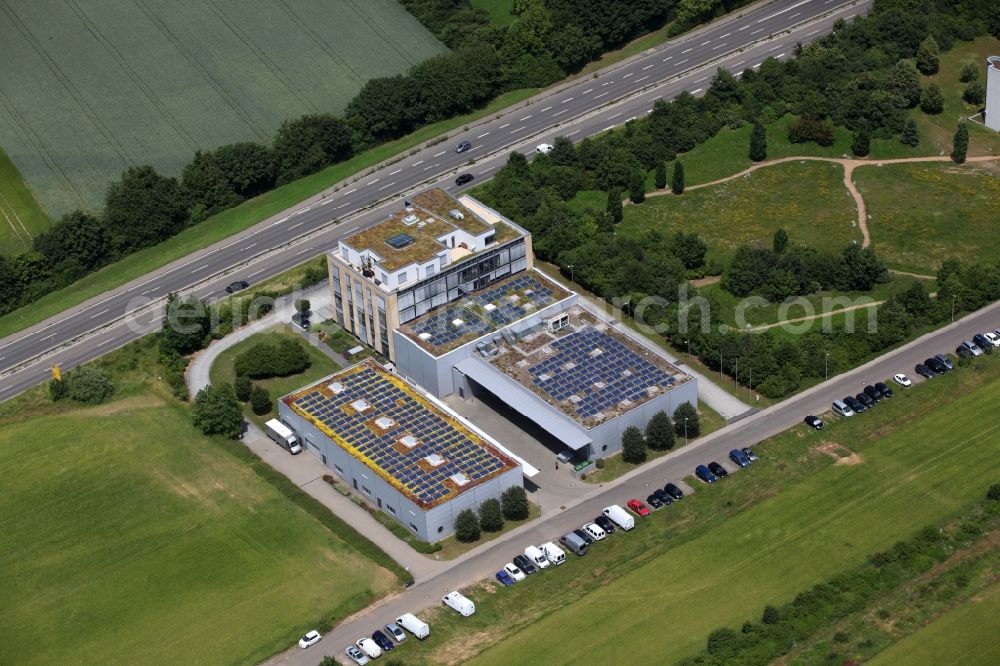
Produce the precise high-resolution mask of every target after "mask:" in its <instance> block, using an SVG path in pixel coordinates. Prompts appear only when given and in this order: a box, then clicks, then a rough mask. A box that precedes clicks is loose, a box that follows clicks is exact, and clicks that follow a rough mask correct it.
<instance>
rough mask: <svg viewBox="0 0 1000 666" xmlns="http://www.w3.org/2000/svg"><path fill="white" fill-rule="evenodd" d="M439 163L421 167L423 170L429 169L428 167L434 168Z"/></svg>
mask: <svg viewBox="0 0 1000 666" xmlns="http://www.w3.org/2000/svg"><path fill="white" fill-rule="evenodd" d="M438 164H440V162H438ZM438 164H432V165H430V166H425V167H424V168H423V169H421V171H427V170H428V169H433V168H434V167H436V166H437V165H438Z"/></svg>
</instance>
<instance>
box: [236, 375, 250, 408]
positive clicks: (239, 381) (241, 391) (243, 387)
mask: <svg viewBox="0 0 1000 666" xmlns="http://www.w3.org/2000/svg"><path fill="white" fill-rule="evenodd" d="M251 391H253V382H252V381H250V378H249V377H247V376H246V375H236V379H235V380H234V381H233V392H234V393H236V399H237V400H239V401H240V402H246V401H248V400H249V399H250V392H251Z"/></svg>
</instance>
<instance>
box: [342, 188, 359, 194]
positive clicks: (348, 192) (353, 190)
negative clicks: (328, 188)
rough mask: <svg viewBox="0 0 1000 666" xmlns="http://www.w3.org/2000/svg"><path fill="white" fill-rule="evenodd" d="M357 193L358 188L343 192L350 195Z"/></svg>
mask: <svg viewBox="0 0 1000 666" xmlns="http://www.w3.org/2000/svg"><path fill="white" fill-rule="evenodd" d="M357 191H358V188H356V187H355V188H353V189H350V190H347V191H346V192H344V194H350V193H351V192H357Z"/></svg>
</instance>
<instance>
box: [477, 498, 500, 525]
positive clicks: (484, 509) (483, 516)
mask: <svg viewBox="0 0 1000 666" xmlns="http://www.w3.org/2000/svg"><path fill="white" fill-rule="evenodd" d="M479 527H481V528H482V530H483V531H484V532H499V531H500V530H502V529H503V511H502V510H501V508H500V501H499V500H497V499H488V500H486V501H485V502H483V503H482V504H481V505H480V506H479Z"/></svg>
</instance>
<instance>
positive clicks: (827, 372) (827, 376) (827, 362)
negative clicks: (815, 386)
mask: <svg viewBox="0 0 1000 666" xmlns="http://www.w3.org/2000/svg"><path fill="white" fill-rule="evenodd" d="M823 368H824V369H825V370H826V378H827V379H830V352H827V353H826V360H824V361H823Z"/></svg>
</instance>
